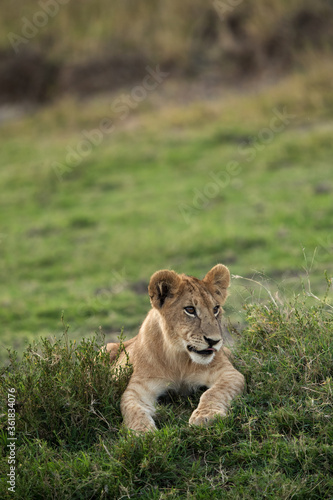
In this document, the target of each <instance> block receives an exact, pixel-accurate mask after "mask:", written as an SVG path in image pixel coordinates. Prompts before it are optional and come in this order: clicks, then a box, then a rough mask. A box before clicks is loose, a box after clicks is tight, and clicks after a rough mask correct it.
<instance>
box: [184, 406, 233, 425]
mask: <svg viewBox="0 0 333 500" xmlns="http://www.w3.org/2000/svg"><path fill="white" fill-rule="evenodd" d="M225 415H226V411H224V410H216V411H214V410H210V409H206V410H205V409H202V410H199V409H198V408H197V409H196V410H194V412H193V413H192V415H191V417H190V420H189V424H190V425H202V426H207V425H210V424H211V423H212V422H213V420H214V419H215V418H216V417H224V416H225Z"/></svg>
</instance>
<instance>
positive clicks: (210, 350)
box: [187, 336, 221, 356]
mask: <svg viewBox="0 0 333 500" xmlns="http://www.w3.org/2000/svg"><path fill="white" fill-rule="evenodd" d="M204 339H205V341H206V342H207V344H208V346H209V347H207V348H206V349H202V350H201V351H198V350H197V349H196V348H195V347H193V346H191V345H188V346H187V349H188V350H189V351H190V352H195V353H196V354H200V355H202V356H210V355H211V354H213V353H214V352H216V351H217V349H215V347H213V346H214V345H216V344H218V343H219V342H221V339H220V340H213V339H210V338H208V337H205V336H204Z"/></svg>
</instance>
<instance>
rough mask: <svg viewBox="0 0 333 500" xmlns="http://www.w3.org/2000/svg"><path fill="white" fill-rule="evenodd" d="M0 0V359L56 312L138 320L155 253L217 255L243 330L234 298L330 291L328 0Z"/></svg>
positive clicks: (79, 321)
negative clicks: (228, 279) (226, 274)
mask: <svg viewBox="0 0 333 500" xmlns="http://www.w3.org/2000/svg"><path fill="white" fill-rule="evenodd" d="M1 7H2V8H1V12H2V15H1V19H0V126H1V134H0V141H1V146H0V147H1V154H0V183H1V199H0V203H1V212H0V217H1V226H0V255H1V259H0V273H1V277H0V315H1V317H0V320H1V325H2V328H1V351H2V353H3V354H2V356H5V353H6V350H5V349H6V348H7V347H14V348H15V349H17V350H19V351H20V350H22V348H24V345H25V342H26V341H31V340H32V339H34V338H37V337H39V336H41V335H44V336H45V335H50V334H56V335H58V334H59V333H61V331H62V329H63V326H62V320H61V317H62V315H63V317H64V319H63V321H64V323H65V324H67V323H68V324H69V325H70V331H69V332H70V335H71V336H72V337H73V338H78V339H79V338H81V337H82V336H85V335H90V334H91V333H93V332H94V331H98V330H99V329H102V331H103V332H104V333H105V335H106V338H107V340H108V341H109V340H111V339H115V338H117V335H119V333H120V331H121V329H122V328H124V333H125V335H126V336H127V337H130V336H132V335H134V334H136V333H137V331H138V327H139V325H140V323H141V322H142V320H143V319H144V317H145V314H146V312H147V311H148V308H149V298H148V296H147V284H148V281H149V277H150V276H151V274H152V273H153V272H155V271H156V270H158V269H161V268H172V269H174V270H176V271H177V272H185V273H186V274H194V275H196V276H198V277H203V276H204V275H205V273H206V272H207V271H208V270H209V269H210V268H211V267H212V266H213V265H215V264H216V263H218V262H222V263H224V264H226V265H227V266H228V267H229V268H230V271H231V273H232V275H233V276H234V278H233V280H232V287H231V294H230V298H229V300H228V302H227V304H226V307H225V310H226V316H227V317H228V318H229V321H230V324H229V328H232V326H231V325H233V326H236V328H238V329H239V330H241V327H242V322H243V313H242V310H243V309H242V308H243V306H244V305H246V304H247V303H251V302H253V301H262V300H266V299H267V298H268V297H269V295H271V296H273V297H274V300H276V302H277V303H283V302H284V301H285V300H287V298H288V297H290V296H293V295H297V294H299V293H300V292H301V291H302V289H304V288H305V290H306V292H307V294H308V295H311V294H313V295H315V296H316V297H318V298H322V297H323V296H324V295H325V294H327V293H328V295H330V294H331V290H327V283H326V279H325V272H326V273H327V275H328V276H331V275H332V271H333V266H332V251H333V236H332V229H333V203H332V194H333V177H332V153H333V141H332V133H333V122H332V116H333V92H332V91H333V89H332V82H333V78H332V77H333V61H332V47H333V28H332V26H333V3H332V2H330V1H328V0H326V1H324V0H319V1H317V2H310V1H305V0H288V1H286V0H270V1H267V0H247V1H245V0H212V1H208V2H207V1H204V0H191V1H190V0H184V1H182V2H176V1H174V0H169V1H168V2H161V1H158V0H155V1H150V0H135V1H134V0H122V1H113V2H109V1H106V0H75V1H74V0H38V1H35V0H25V1H24V2H23V1H22V0H11V2H6V3H5V2H4V1H3V0H2V2H1ZM315 300H317V299H315ZM329 300H330V299H329Z"/></svg>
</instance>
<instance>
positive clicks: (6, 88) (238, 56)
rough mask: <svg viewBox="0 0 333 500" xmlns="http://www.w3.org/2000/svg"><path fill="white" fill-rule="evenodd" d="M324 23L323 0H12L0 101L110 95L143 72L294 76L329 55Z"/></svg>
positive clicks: (328, 24) (2, 50) (332, 7)
mask: <svg viewBox="0 0 333 500" xmlns="http://www.w3.org/2000/svg"><path fill="white" fill-rule="evenodd" d="M2 1H3V0H2ZM3 3H4V2H3ZM332 25H333V4H332V2H328V1H325V0H318V1H316V2H313V1H312V2H311V1H306V0H288V1H287V0H271V1H267V0H247V1H241V0H212V1H209V2H206V1H205V0H183V1H181V2H179V1H177V0H169V1H168V2H162V1H154V2H152V1H150V0H121V1H119V0H117V1H113V2H109V1H107V0H99V1H98V2H96V1H95V0H75V1H74V0H40V1H38V2H37V1H35V0H25V1H24V2H22V0H12V1H11V2H6V5H5V7H4V5H3V6H2V9H1V20H0V103H1V102H2V103H4V102H20V101H33V102H43V101H46V100H48V99H52V98H54V97H56V96H58V95H60V94H64V93H68V92H69V93H75V94H78V95H80V96H86V95H89V94H91V93H93V92H99V91H108V90H113V89H115V88H120V87H121V86H123V85H124V84H126V85H129V84H132V83H133V82H136V81H138V80H140V79H141V78H142V77H143V75H144V72H145V66H146V65H147V64H154V65H157V64H159V65H160V67H161V68H163V69H166V70H170V69H172V74H173V75H174V76H182V77H187V78H197V77H198V76H200V77H201V78H205V79H207V81H211V80H214V82H218V83H219V82H224V83H226V82H229V83H233V82H235V81H242V80H244V79H248V78H251V77H257V76H266V75H268V76H270V75H276V74H280V73H281V72H285V71H288V70H289V69H290V68H294V67H295V66H296V67H298V68H301V69H302V68H306V67H307V66H308V64H309V60H311V59H313V58H316V56H317V54H319V53H321V54H322V53H324V54H326V55H327V54H330V53H331V51H332V45H333V29H332Z"/></svg>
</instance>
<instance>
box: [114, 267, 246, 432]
mask: <svg viewBox="0 0 333 500" xmlns="http://www.w3.org/2000/svg"><path fill="white" fill-rule="evenodd" d="M229 284H230V273H229V270H228V269H227V267H225V266H223V265H222V264H218V265H216V266H215V267H213V269H211V270H210V271H209V272H208V273H207V274H206V276H205V277H204V279H203V280H199V279H197V278H194V277H191V276H186V275H185V274H177V273H175V272H174V271H168V270H164V271H157V272H156V273H155V274H153V276H152V277H151V279H150V283H149V286H148V292H149V296H150V301H151V305H152V309H151V310H150V311H149V313H148V315H147V317H146V319H145V320H144V322H143V324H142V326H141V328H140V331H139V333H138V335H137V336H136V337H134V338H133V339H131V340H128V341H126V342H125V343H124V345H125V348H126V351H127V353H128V355H129V359H130V362H131V363H132V365H133V374H132V376H131V379H130V381H129V384H128V387H127V389H126V390H125V392H124V394H123V396H122V399H121V411H122V415H123V417H124V423H125V425H126V426H127V427H128V428H130V429H133V430H135V431H139V432H145V431H150V430H153V429H156V427H155V423H154V420H153V416H154V413H155V402H156V400H157V398H158V397H159V396H160V395H162V394H163V393H164V392H165V391H166V390H168V389H176V390H177V389H180V388H182V389H183V388H185V389H186V388H188V389H193V388H198V387H202V386H206V387H207V388H208V389H207V390H206V391H205V392H204V393H203V394H202V396H201V398H200V402H199V405H198V407H197V409H196V410H194V412H193V413H192V415H191V418H190V420H189V423H190V424H193V425H207V424H209V423H210V422H211V421H212V420H213V419H214V417H216V416H217V415H225V414H226V411H227V407H228V405H229V403H230V401H231V400H232V398H233V397H234V396H236V394H239V393H240V392H241V391H242V390H243V386H244V377H243V375H241V373H239V372H238V371H237V370H236V369H235V368H234V367H233V366H232V364H231V363H230V361H229V358H228V356H227V355H226V354H230V351H229V350H228V349H226V348H223V338H222V329H221V317H222V305H223V304H224V302H225V300H226V297H227V288H228V286H229ZM118 347H119V344H107V347H106V348H107V350H108V351H110V357H111V360H112V359H114V358H115V356H116V353H117V350H118ZM125 361H126V356H125V354H124V353H122V354H121V355H120V358H119V361H118V362H119V363H125Z"/></svg>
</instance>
